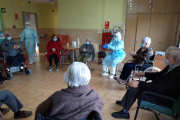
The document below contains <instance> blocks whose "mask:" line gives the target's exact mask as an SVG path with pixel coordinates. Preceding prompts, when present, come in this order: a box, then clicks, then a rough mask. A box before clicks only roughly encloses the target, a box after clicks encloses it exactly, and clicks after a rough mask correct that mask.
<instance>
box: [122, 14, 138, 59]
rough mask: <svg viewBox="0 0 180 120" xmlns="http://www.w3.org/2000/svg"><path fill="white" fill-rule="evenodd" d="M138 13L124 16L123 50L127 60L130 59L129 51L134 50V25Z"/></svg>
mask: <svg viewBox="0 0 180 120" xmlns="http://www.w3.org/2000/svg"><path fill="white" fill-rule="evenodd" d="M137 19H138V15H127V18H126V34H125V51H126V57H125V60H124V61H125V62H126V61H127V60H132V57H131V56H129V53H130V52H131V51H134V40H135V35H136V25H137Z"/></svg>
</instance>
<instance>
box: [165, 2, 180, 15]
mask: <svg viewBox="0 0 180 120" xmlns="http://www.w3.org/2000/svg"><path fill="white" fill-rule="evenodd" d="M178 12H180V0H167V5H166V13H178Z"/></svg>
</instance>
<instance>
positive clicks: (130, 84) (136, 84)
mask: <svg viewBox="0 0 180 120" xmlns="http://www.w3.org/2000/svg"><path fill="white" fill-rule="evenodd" d="M128 85H129V86H130V87H133V88H138V86H139V81H131V82H129V83H128Z"/></svg>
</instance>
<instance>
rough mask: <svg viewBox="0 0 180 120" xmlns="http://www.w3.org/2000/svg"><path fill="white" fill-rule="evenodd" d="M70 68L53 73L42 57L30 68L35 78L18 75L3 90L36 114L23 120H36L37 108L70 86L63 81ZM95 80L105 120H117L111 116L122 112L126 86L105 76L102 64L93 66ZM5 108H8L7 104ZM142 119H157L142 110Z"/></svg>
mask: <svg viewBox="0 0 180 120" xmlns="http://www.w3.org/2000/svg"><path fill="white" fill-rule="evenodd" d="M67 67H68V65H63V66H62V67H61V68H60V71H59V72H56V71H55V69H53V71H52V72H49V71H48V70H47V69H46V66H45V57H44V55H42V54H41V55H39V57H38V58H37V62H36V64H33V65H30V69H31V70H32V75H30V76H26V75H25V74H24V73H21V72H19V73H14V74H13V75H14V76H13V79H12V80H9V81H5V82H4V83H3V84H2V85H0V90H10V91H12V92H13V93H14V94H15V95H16V96H17V97H18V98H19V100H20V101H21V102H22V103H23V104H24V108H23V109H24V110H32V111H33V115H32V116H31V117H28V118H26V119H22V120H33V119H34V112H35V110H36V107H37V106H38V105H39V104H40V103H41V102H42V101H44V100H45V99H46V98H48V97H49V96H50V95H51V94H52V93H54V92H55V91H57V90H61V89H62V88H66V87H67V85H66V84H65V83H64V81H63V78H64V77H63V75H64V72H65V71H66V69H67ZM92 68H94V69H95V70H94V71H93V72H92V78H91V81H90V83H89V85H90V86H91V88H92V89H95V90H97V91H98V93H99V95H100V96H101V98H102V100H103V101H104V103H105V106H104V109H103V110H102V114H103V119H104V120H117V119H114V118H112V117H111V113H112V112H115V111H119V110H121V109H122V107H121V106H118V105H116V104H115V102H116V100H121V98H122V97H123V95H124V94H125V92H126V89H125V86H123V85H119V84H118V83H117V82H116V81H115V80H110V79H108V78H105V77H102V76H101V74H102V71H101V69H102V65H98V64H97V63H93V65H92ZM136 106H137V104H136V103H135V104H134V105H133V107H132V108H131V110H130V120H133V119H134V115H135V111H136ZM3 107H5V105H3ZM4 117H5V119H6V120H13V112H12V111H10V112H9V113H7V114H6V115H5V116H4ZM138 120H155V117H154V115H153V114H152V113H150V112H147V111H143V110H140V111H139V115H138Z"/></svg>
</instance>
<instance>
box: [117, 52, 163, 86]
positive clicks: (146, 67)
mask: <svg viewBox="0 0 180 120" xmlns="http://www.w3.org/2000/svg"><path fill="white" fill-rule="evenodd" d="M154 60H155V55H153V56H152V57H151V58H150V60H145V61H144V62H143V63H141V64H137V65H136V66H135V69H134V70H133V71H132V73H131V74H130V75H129V76H128V78H127V79H126V80H125V82H124V83H121V82H120V81H118V80H117V82H118V83H119V84H123V85H126V89H129V86H128V83H129V80H130V79H132V80H138V81H145V82H151V81H146V78H145V77H141V78H138V79H136V78H134V77H133V76H134V74H135V73H136V72H160V71H161V69H159V68H158V67H154ZM130 62H132V60H128V61H127V63H130Z"/></svg>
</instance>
